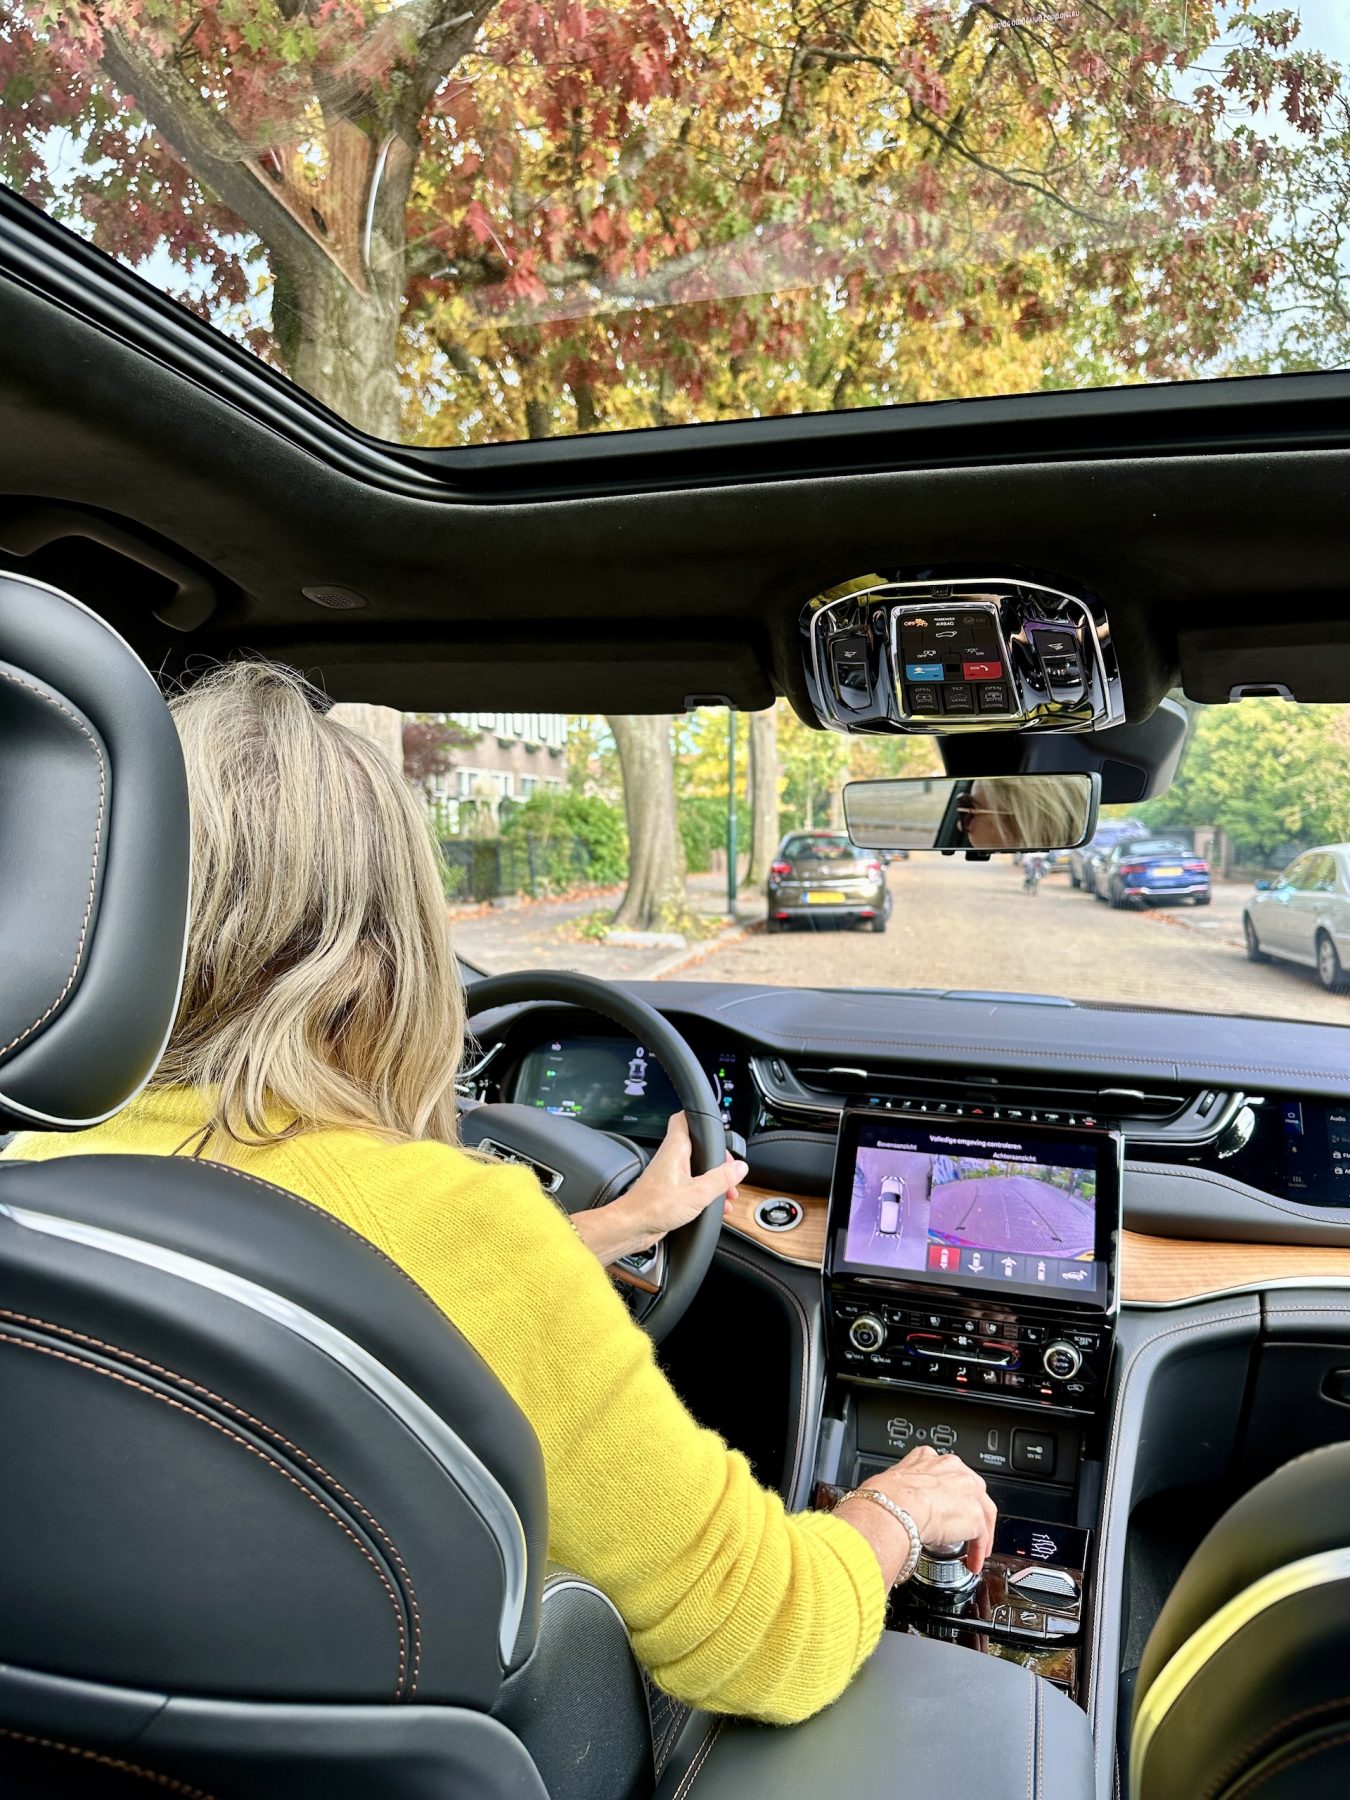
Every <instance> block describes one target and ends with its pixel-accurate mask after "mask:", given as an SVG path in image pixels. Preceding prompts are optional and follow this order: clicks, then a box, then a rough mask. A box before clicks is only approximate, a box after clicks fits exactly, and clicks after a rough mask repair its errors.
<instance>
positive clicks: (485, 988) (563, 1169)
mask: <svg viewBox="0 0 1350 1800" xmlns="http://www.w3.org/2000/svg"><path fill="white" fill-rule="evenodd" d="M466 997H467V1002H468V1009H469V1015H470V1017H471V1018H479V1017H481V1016H482V1015H483V1014H485V1013H488V1012H492V1011H495V1010H496V1009H498V1008H501V1007H509V1006H518V1005H522V1004H523V1005H529V1004H531V1003H540V1002H543V1003H547V1004H552V1005H557V1004H559V1003H561V1004H564V1005H568V1006H577V1007H581V1008H584V1009H585V1010H586V1011H587V1012H591V1013H597V1014H599V1016H600V1017H601V1018H602V1019H607V1020H608V1021H609V1022H610V1023H611V1024H613V1025H617V1026H618V1027H619V1028H620V1029H621V1030H623V1031H625V1032H632V1033H633V1035H634V1037H635V1038H636V1040H637V1041H638V1042H639V1043H642V1044H646V1045H647V1046H648V1047H649V1049H650V1052H651V1054H652V1055H653V1056H654V1057H655V1058H656V1060H657V1061H658V1062H659V1063H660V1065H661V1067H662V1068H663V1069H664V1070H665V1072H666V1074H667V1075H668V1076H669V1077H670V1081H671V1085H672V1086H673V1087H674V1089H675V1092H676V1095H677V1097H678V1098H679V1101H680V1105H681V1107H682V1108H683V1111H684V1115H685V1119H686V1121H687V1122H688V1125H689V1137H690V1142H691V1145H692V1150H693V1155H692V1169H693V1173H694V1174H695V1175H701V1174H703V1173H704V1172H705V1171H706V1170H708V1169H711V1168H713V1167H715V1166H716V1165H717V1164H719V1163H721V1162H722V1160H723V1159H724V1157H725V1156H726V1151H727V1140H726V1130H725V1127H724V1125H723V1121H722V1117H721V1113H720V1110H719V1108H718V1104H717V1096H716V1094H715V1093H714V1092H713V1089H712V1084H711V1083H710V1082H709V1080H708V1076H707V1073H706V1071H705V1070H704V1068H703V1066H702V1064H701V1063H700V1062H699V1060H698V1058H697V1057H696V1056H695V1055H694V1052H693V1051H692V1050H691V1049H690V1047H689V1045H688V1044H687V1043H686V1042H685V1040H684V1038H683V1037H681V1035H680V1033H679V1032H678V1031H677V1030H676V1029H675V1027H674V1026H673V1025H671V1024H670V1023H669V1021H668V1020H666V1019H665V1018H664V1017H663V1016H662V1015H661V1014H660V1013H659V1012H657V1011H656V1010H655V1008H654V1007H650V1006H648V1005H647V1003H646V1002H645V1001H643V1000H638V999H636V998H635V997H634V996H633V995H631V994H628V993H625V992H624V990H623V989H622V988H614V987H610V986H609V985H608V984H607V983H605V982H603V981H597V980H595V979H594V978H593V977H592V976H589V975H576V974H572V973H569V972H565V971H563V970H551V969H523V970H520V971H519V972H518V973H514V974H510V975H489V976H486V977H484V978H483V979H482V980H481V981H475V982H473V983H472V984H471V985H470V987H469V989H468V992H467V996H466ZM460 1123H461V1130H462V1134H463V1141H464V1142H465V1144H467V1145H470V1146H474V1145H481V1146H482V1147H483V1148H484V1149H488V1150H489V1151H490V1153H491V1154H493V1155H496V1156H499V1157H501V1158H503V1159H504V1160H506V1161H511V1162H517V1163H523V1164H525V1165H526V1166H527V1167H529V1168H531V1169H532V1170H533V1171H534V1172H535V1173H536V1175H537V1176H538V1177H539V1179H540V1180H541V1182H542V1183H543V1185H544V1186H545V1189H546V1190H547V1191H548V1192H549V1193H551V1195H552V1197H553V1199H554V1200H555V1201H556V1202H557V1204H558V1205H559V1206H561V1207H562V1208H563V1209H564V1211H566V1212H569V1213H579V1212H583V1211H585V1210H587V1209H588V1208H590V1207H593V1206H603V1205H606V1204H607V1203H608V1202H609V1201H611V1200H614V1199H617V1198H618V1196H619V1195H620V1194H621V1193H623V1192H625V1191H626V1190H627V1189H628V1188H630V1187H631V1186H632V1185H633V1183H634V1181H636V1180H637V1178H638V1176H639V1175H640V1174H641V1173H642V1171H643V1169H644V1168H645V1167H646V1165H647V1162H648V1160H649V1155H648V1153H647V1152H645V1151H644V1150H643V1149H642V1148H641V1147H640V1146H639V1145H637V1144H635V1143H633V1142H632V1141H631V1140H630V1139H628V1138H625V1137H622V1136H621V1135H620V1134H618V1133H617V1132H613V1133H612V1132H604V1131H597V1130H593V1129H592V1128H591V1127H590V1126H588V1125H583V1124H582V1123H581V1122H580V1121H579V1120H577V1119H569V1118H561V1117H558V1116H556V1115H554V1114H552V1113H546V1112H543V1111H540V1110H539V1109H537V1108H534V1107H528V1106H516V1105H511V1104H502V1103H493V1104H489V1105H481V1106H474V1107H470V1108H468V1109H467V1110H466V1111H465V1112H464V1113H463V1114H462V1115H461V1121H460ZM721 1228H722V1208H721V1207H720V1206H717V1205H713V1206H709V1207H707V1208H706V1209H705V1210H704V1211H703V1212H702V1213H700V1214H699V1216H698V1217H697V1218H696V1219H693V1220H691V1221H690V1223H689V1224H688V1225H685V1226H682V1227H681V1228H680V1229H679V1230H678V1231H673V1232H671V1233H670V1234H669V1235H668V1236H667V1237H666V1238H665V1239H664V1241H663V1242H662V1243H661V1244H660V1245H659V1246H657V1254H656V1256H655V1258H654V1259H653V1260H652V1261H651V1262H650V1263H649V1264H646V1263H645V1262H644V1259H641V1258H639V1259H633V1258H626V1259H625V1261H624V1262H621V1263H616V1264H614V1265H613V1266H612V1267H611V1270H610V1273H611V1275H612V1276H613V1277H614V1279H615V1280H616V1281H617V1282H619V1284H620V1285H621V1286H622V1287H624V1289H625V1290H626V1292H627V1294H628V1295H629V1296H630V1298H631V1303H632V1304H633V1308H634V1316H635V1317H636V1318H637V1319H638V1322H639V1323H640V1324H641V1325H642V1327H643V1329H644V1330H645V1331H647V1332H648V1333H649V1335H650V1336H651V1337H652V1338H653V1339H655V1340H656V1341H657V1342H658V1343H659V1342H660V1341H661V1339H662V1338H663V1337H664V1336H665V1335H666V1333H667V1332H668V1331H669V1330H670V1329H671V1328H672V1326H673V1325H674V1324H675V1323H676V1321H677V1320H678V1319H679V1318H680V1317H681V1315H682V1314H683V1312H684V1310H685V1308H686V1307H687V1306H688V1304H689V1302H690V1301H691V1300H692V1299H693V1297H694V1295H695V1294H696V1293H697V1291H698V1289H699V1286H700V1284H701V1283H702V1281H703V1277H704V1276H705V1275H706V1274H707V1272H708V1267H709V1265H710V1264H711V1262H712V1259H713V1254H714V1252H715V1251H716V1249H717V1241H718V1237H719V1236H720V1234H721Z"/></svg>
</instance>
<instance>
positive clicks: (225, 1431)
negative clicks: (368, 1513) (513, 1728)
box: [0, 1331, 407, 1700]
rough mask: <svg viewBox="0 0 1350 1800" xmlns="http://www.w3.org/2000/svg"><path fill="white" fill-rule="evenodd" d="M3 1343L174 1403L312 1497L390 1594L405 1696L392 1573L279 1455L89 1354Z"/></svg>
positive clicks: (398, 1694)
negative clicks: (85, 1370)
mask: <svg viewBox="0 0 1350 1800" xmlns="http://www.w3.org/2000/svg"><path fill="white" fill-rule="evenodd" d="M0 1344H13V1345H15V1346H16V1348H18V1349H20V1350H32V1351H36V1352H37V1354H38V1355H39V1356H50V1357H52V1358H54V1359H55V1360H56V1361H57V1362H65V1363H70V1364H71V1365H72V1366H73V1367H75V1368H79V1369H87V1370H88V1371H89V1372H90V1374H92V1375H101V1376H103V1378H104V1379H105V1380H107V1381H117V1382H120V1383H121V1384H122V1386H123V1387H129V1388H131V1389H133V1390H134V1391H135V1392H136V1393H140V1394H145V1395H147V1396H148V1397H149V1398H150V1399H151V1400H158V1401H159V1402H160V1404H161V1405H162V1406H170V1407H172V1408H173V1409H174V1411H175V1412H181V1413H183V1414H185V1415H186V1417H188V1418H189V1419H195V1420H196V1421H197V1422H198V1423H199V1424H201V1425H207V1426H209V1427H210V1428H211V1430H212V1431H218V1432H219V1433H220V1435H221V1436H222V1437H224V1438H228V1439H229V1440H230V1441H231V1442H232V1443H235V1444H238V1445H239V1446H240V1448H241V1449H243V1450H247V1451H248V1453H249V1455H250V1456H256V1457H257V1459H258V1461H259V1462H261V1463H265V1464H266V1466H267V1467H268V1468H269V1469H272V1470H274V1471H275V1473H276V1474H278V1475H280V1476H281V1478H282V1480H283V1481H288V1482H289V1483H290V1485H291V1486H292V1487H293V1488H294V1489H295V1491H296V1492H297V1493H298V1494H303V1495H304V1497H305V1499H306V1500H308V1501H309V1502H310V1504H311V1505H312V1506H316V1507H317V1508H318V1509H319V1511H320V1512H321V1513H324V1514H325V1515H326V1516H327V1517H328V1518H330V1519H331V1520H332V1521H333V1523H334V1524H335V1525H336V1526H337V1528H338V1530H339V1531H340V1532H341V1533H342V1534H343V1536H344V1537H346V1538H349V1539H350V1540H351V1542H352V1543H353V1544H354V1545H355V1546H356V1548H357V1549H358V1550H359V1551H360V1553H361V1555H362V1556H363V1557H364V1558H365V1559H366V1561H367V1562H368V1563H369V1564H370V1566H371V1568H372V1569H373V1570H374V1571H375V1574H376V1576H377V1578H378V1579H379V1582H380V1585H381V1587H383V1589H384V1591H385V1593H386V1594H387V1595H388V1597H389V1604H390V1605H391V1606H392V1607H393V1609H394V1622H395V1624H396V1625H397V1627H398V1646H399V1648H398V1682H397V1685H396V1687H395V1690H394V1698H395V1699H396V1700H398V1699H402V1697H403V1682H404V1678H405V1675H406V1673H407V1630H406V1628H405V1626H404V1623H403V1609H402V1608H401V1607H400V1605H399V1603H398V1595H397V1594H396V1593H395V1592H394V1589H393V1587H392V1586H391V1584H390V1581H389V1578H388V1576H387V1575H386V1574H385V1572H384V1570H383V1569H382V1568H381V1567H380V1565H379V1564H378V1563H377V1562H376V1560H375V1558H374V1557H373V1556H372V1555H371V1554H370V1551H369V1550H367V1548H366V1546H365V1545H364V1544H363V1543H362V1542H361V1540H360V1538H359V1537H357V1535H356V1533H355V1532H354V1531H353V1530H352V1529H351V1527H350V1526H349V1525H347V1524H346V1523H344V1521H343V1520H342V1519H341V1518H340V1517H339V1516H338V1514H337V1513H336V1512H334V1511H333V1508H332V1507H331V1506H329V1505H327V1504H326V1503H325V1502H324V1501H323V1500H321V1499H320V1498H319V1496H318V1495H317V1494H314V1493H311V1492H310V1490H309V1489H308V1488H307V1487H306V1486H305V1485H304V1483H303V1482H301V1481H297V1480H296V1479H295V1477H294V1475H292V1474H291V1473H290V1472H289V1470H287V1469H284V1468H283V1467H282V1465H281V1464H280V1463H279V1462H278V1461H277V1460H276V1458H275V1457H271V1456H269V1455H268V1454H267V1452H266V1451H265V1450H260V1449H259V1448H258V1446H257V1445H256V1444H250V1443H249V1441H248V1439H247V1438H245V1437H240V1435H239V1433H238V1432H237V1431H231V1430H230V1428H229V1427H228V1425H222V1424H221V1423H220V1421H219V1420H218V1419H208V1418H207V1417H206V1415H205V1414H204V1413H201V1412H197V1411H196V1410H194V1408H192V1407H190V1406H188V1405H187V1404H186V1403H185V1402H184V1401H182V1400H174V1399H171V1398H170V1397H169V1395H168V1394H161V1393H160V1392H159V1391H158V1389H157V1388H152V1387H148V1386H147V1385H146V1384H145V1382H143V1381H134V1380H133V1379H132V1378H131V1376H129V1375H120V1374H118V1373H117V1371H116V1370H114V1369H105V1368H103V1367H102V1366H101V1365H100V1364H98V1363H96V1362H90V1361H89V1359H88V1358H87V1357H83V1356H74V1355H72V1354H71V1352H70V1351H68V1350H56V1349H53V1348H52V1346H51V1345H50V1344H35V1343H33V1342H32V1340H31V1339H29V1338H22V1337H18V1336H16V1335H15V1334H14V1333H13V1332H11V1331H0Z"/></svg>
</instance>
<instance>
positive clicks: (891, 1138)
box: [844, 1120, 1097, 1293]
mask: <svg viewBox="0 0 1350 1800" xmlns="http://www.w3.org/2000/svg"><path fill="white" fill-rule="evenodd" d="M1051 1159H1053V1160H1051ZM1096 1200H1097V1157H1096V1150H1095V1148H1094V1147H1093V1146H1091V1145H1088V1144H1074V1143H1072V1142H1066V1143H1064V1144H1063V1145H1062V1146H1061V1145H1060V1144H1058V1143H1057V1144H1055V1146H1054V1147H1053V1149H1050V1148H1047V1147H1036V1148H1033V1147H1031V1146H1030V1145H1029V1144H1024V1143H1023V1142H1021V1141H1019V1140H1018V1139H1017V1138H1016V1137H1014V1136H1012V1135H1011V1134H1010V1135H1009V1137H1008V1138H1007V1139H1006V1140H996V1139H989V1138H983V1137H979V1138H963V1137H962V1136H961V1135H960V1133H959V1131H958V1130H951V1131H945V1130H941V1129H936V1128H934V1129H923V1130H907V1129H906V1128H905V1127H904V1126H900V1125H897V1124H895V1123H892V1122H891V1121H889V1120H887V1121H884V1122H883V1121H881V1120H877V1121H876V1122H875V1123H873V1122H871V1121H869V1122H868V1123H867V1124H866V1125H865V1126H864V1127H863V1128H862V1132H861V1134H860V1139H859V1144H858V1149H857V1151H856V1153H855V1158H854V1167H853V1183H852V1192H851V1195H850V1200H849V1212H848V1226H847V1233H846V1238H845V1248H844V1260H845V1262H847V1263H850V1264H853V1265H854V1266H864V1267H867V1268H872V1269H894V1270H895V1271H896V1272H897V1273H899V1272H902V1271H903V1272H904V1273H906V1274H912V1275H920V1276H921V1275H925V1274H930V1273H937V1274H946V1275H961V1276H965V1277H973V1278H975V1279H977V1280H980V1281H988V1282H992V1283H997V1282H1000V1281H1008V1282H1010V1283H1016V1284H1017V1285H1018V1286H1023V1285H1028V1284H1029V1285H1031V1286H1034V1287H1044V1288H1045V1289H1047V1290H1050V1289H1057V1290H1059V1291H1060V1292H1063V1293H1068V1292H1073V1291H1075V1290H1076V1291H1079V1292H1082V1291H1084V1290H1087V1291H1090V1290H1091V1289H1093V1288H1094V1287H1095V1286H1096V1285H1097V1268H1096V1266H1095V1265H1094V1261H1093V1258H1094V1255H1095V1245H1096V1234H1097V1219H1096Z"/></svg>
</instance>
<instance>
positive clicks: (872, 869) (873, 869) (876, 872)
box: [867, 862, 881, 881]
mask: <svg viewBox="0 0 1350 1800" xmlns="http://www.w3.org/2000/svg"><path fill="white" fill-rule="evenodd" d="M867 873H868V874H869V875H870V876H872V878H873V879H874V880H876V881H880V879H881V864H880V863H879V862H870V863H868V865H867Z"/></svg>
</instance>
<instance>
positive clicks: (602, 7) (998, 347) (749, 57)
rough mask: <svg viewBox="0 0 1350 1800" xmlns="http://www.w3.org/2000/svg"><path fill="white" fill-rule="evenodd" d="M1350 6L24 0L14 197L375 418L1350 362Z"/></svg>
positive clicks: (463, 422) (1018, 390)
mask: <svg viewBox="0 0 1350 1800" xmlns="http://www.w3.org/2000/svg"><path fill="white" fill-rule="evenodd" d="M1347 64H1350V7H1347V6H1346V5H1345V4H1344V0H1303V3H1302V4H1299V5H1294V6H1290V7H1284V6H1281V7H1274V6H1268V5H1265V4H1263V3H1262V0H1149V3H1148V4H1147V5H1140V4H1131V5H1128V6H1112V7H1106V6H1099V5H1091V6H1070V5H1057V4H1046V3H1045V0H1003V4H1001V5H999V6H992V5H984V4H976V3H974V0H871V3H870V4H862V5H860V4H857V0H812V3H811V4H803V3H802V0H721V3H720V4H718V5H717V6H713V7H705V6H701V5H693V4H689V0H642V3H641V4H630V3H628V0H624V3H622V4H620V3H619V0H345V3H343V4H334V5H330V4H322V5H320V4H314V3H311V0H300V3H298V4H289V3H288V4H283V3H281V0H153V4H152V3H151V0H119V4H118V5H117V6H115V7H101V8H91V7H88V6H86V5H77V4H74V0H11V3H10V4H8V5H6V6H5V7H4V8H2V9H0V180H3V181H4V182H6V183H8V185H9V186H10V187H12V188H13V189H14V190H15V191H16V192H17V193H19V194H21V195H23V196H24V197H25V198H27V199H29V200H30V201H32V202H34V203H35V204H36V205H38V206H40V207H42V208H44V209H45V210H46V211H47V212H48V213H50V214H51V215H52V216H53V217H54V218H56V219H58V220H60V221H62V222H63V223H64V224H66V225H68V226H69V227H70V228H71V229H73V230H74V231H76V232H78V233H80V234H81V235H83V236H85V237H86V238H89V239H90V240H92V241H93V242H94V243H95V244H97V245H98V246H100V247H101V248H102V249H104V250H105V251H108V252H110V253H111V254H112V255H113V256H115V257H118V258H119V259H120V260H122V261H123V262H124V263H126V264H128V265H129V266H130V267H132V268H133V269H135V270H136V271H137V272H138V273H139V274H140V275H141V276H143V277H144V278H145V279H146V280H147V281H148V282H150V283H152V284H153V285H154V286H156V287H158V288H160V289H162V290H163V291H164V292H165V293H167V294H169V295H171V296H173V297H175V298H176V299H178V300H181V301H182V302H184V303H185V304H186V305H187V306H189V307H191V308H192V310H193V311H194V312H196V313H197V314H199V315H200V316H201V317H202V318H204V319H205V320H207V321H209V322H210V324H212V325H213V326H214V327H216V328H217V329H218V330H219V331H221V332H223V333H225V334H227V335H228V336H230V337H231V338H233V339H234V340H235V341H236V342H237V343H239V344H242V345H244V346H246V347H247V348H248V349H249V350H250V351H252V352H254V353H255V354H256V355H257V356H259V357H261V358H263V359H264V360H265V361H266V362H268V363H269V364H271V365H272V366H273V367H274V368H275V369H277V370H278V371H280V372H282V373H283V374H285V375H287V376H289V377H290V379H292V380H293V381H295V382H297V383H298V384H299V385H300V386H301V387H303V388H305V389H306V390H308V391H309V392H310V393H311V394H313V395H315V396H316V397H317V398H318V399H320V400H321V401H323V402H324V403H326V404H327V405H328V406H330V407H332V408H333V409H334V410H335V411H336V412H338V413H340V414H341V415H342V416H343V417H345V418H346V419H347V420H349V421H350V422H351V423H352V424H354V425H356V426H357V427H359V428H360V429H362V430H363V431H366V432H368V433H370V434H372V435H374V436H376V437H380V438H386V439H394V440H402V441H406V442H410V443H416V444H420V445H432V446H453V445H465V444H488V443H499V442H505V441H510V440H520V439H528V438H541V437H549V436H558V435H576V434H583V433H593V432H605V431H624V430H634V429H644V428H652V427H660V426H668V425H680V424H698V423H701V422H704V421H711V420H721V419H743V418H758V417H766V416H771V415H798V414H807V413H822V412H838V411H843V410H848V409H853V408H861V407H877V406H897V405H912V404H914V403H916V402H924V401H945V400H954V399H967V398H971V397H976V396H988V395H1005V394H1031V393H1035V392H1038V391H1048V390H1076V389H1085V388H1104V387H1114V386H1121V385H1124V384H1128V383H1138V382H1171V381H1199V380H1208V379H1217V378H1223V377H1235V376H1243V375H1252V374H1266V373H1291V372H1298V371H1307V370H1316V369H1330V368H1337V367H1340V366H1343V365H1344V364H1345V363H1346V362H1347V361H1350V263H1347V258H1346V253H1345V248H1344V247H1345V244H1346V242H1347V233H1348V231H1350V183H1347V181H1346V179H1345V170H1346V163H1347V149H1350V89H1348V88H1347V80H1346V73H1345V71H1346V67H1347Z"/></svg>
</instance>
